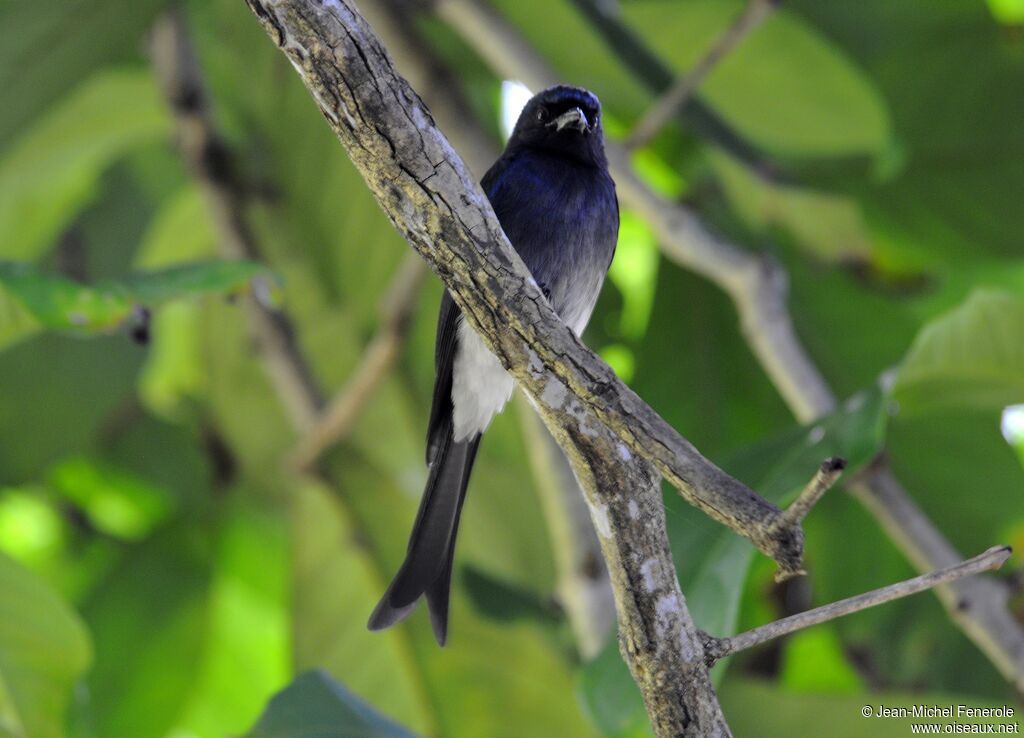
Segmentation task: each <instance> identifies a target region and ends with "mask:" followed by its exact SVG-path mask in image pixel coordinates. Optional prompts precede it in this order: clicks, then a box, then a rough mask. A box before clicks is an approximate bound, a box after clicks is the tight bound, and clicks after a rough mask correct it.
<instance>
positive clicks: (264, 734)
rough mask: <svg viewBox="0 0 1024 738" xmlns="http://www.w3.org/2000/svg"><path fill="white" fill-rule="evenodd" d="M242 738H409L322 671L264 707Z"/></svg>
mask: <svg viewBox="0 0 1024 738" xmlns="http://www.w3.org/2000/svg"><path fill="white" fill-rule="evenodd" d="M246 738H413V734H412V733H410V732H409V731H407V730H405V729H404V728H402V727H401V726H399V725H397V724H396V723H393V722H391V721H390V720H388V719H387V718H385V717H384V716H383V715H381V714H379V713H377V712H376V711H374V709H373V708H372V707H370V706H369V705H367V704H366V703H365V702H363V701H362V700H361V699H359V698H358V697H356V696H355V695H354V694H352V693H351V692H349V691H348V690H347V689H345V687H343V686H342V685H340V684H338V683H337V682H336V681H334V680H333V679H331V678H330V677H329V676H328V675H327V674H325V673H324V672H322V671H307V672H306V673H304V674H300V675H299V676H298V677H297V678H296V679H295V681H294V682H292V683H291V684H290V685H288V687H287V688H285V689H284V690H283V691H281V692H279V693H278V694H276V695H275V696H274V698H273V699H272V700H271V701H270V704H268V705H267V709H266V710H265V711H264V713H263V715H262V716H261V717H260V720H259V722H258V723H256V726H255V727H254V728H253V729H252V730H251V731H249V732H248V733H247V734H246Z"/></svg>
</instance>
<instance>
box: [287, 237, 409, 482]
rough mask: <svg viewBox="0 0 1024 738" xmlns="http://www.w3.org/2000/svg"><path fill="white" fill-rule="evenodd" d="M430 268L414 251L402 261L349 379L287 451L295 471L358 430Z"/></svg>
mask: <svg viewBox="0 0 1024 738" xmlns="http://www.w3.org/2000/svg"><path fill="white" fill-rule="evenodd" d="M426 271H427V270H426V267H425V266H424V264H423V260H422V259H420V258H418V257H417V256H416V255H415V254H412V255H409V256H407V257H406V258H405V260H404V261H403V262H402V264H401V266H400V267H399V268H398V271H397V272H396V273H395V276H394V279H393V280H392V282H391V286H390V287H389V288H388V291H387V293H386V295H385V297H384V301H383V304H382V310H381V321H380V327H379V328H378V330H377V333H376V335H374V337H373V339H372V340H371V341H370V343H369V344H367V346H366V350H365V351H364V352H363V356H362V358H361V359H360V361H359V364H358V365H357V366H356V368H355V370H354V371H353V372H352V374H351V375H350V376H349V378H348V381H346V382H345V384H344V386H343V387H342V388H341V389H340V390H339V391H338V393H337V394H336V395H335V396H334V397H333V398H332V399H331V401H330V403H328V405H327V408H326V409H325V410H324V411H323V413H321V415H320V416H319V417H318V418H317V419H316V422H315V423H314V424H313V425H312V427H310V428H309V430H308V431H307V432H306V433H305V434H304V435H303V436H302V438H301V439H300V440H299V442H298V443H297V444H296V446H295V448H294V450H293V451H292V452H291V453H290V454H289V455H288V465H289V466H290V467H291V468H292V469H295V470H296V471H300V472H301V471H307V470H309V469H310V468H312V466H313V465H314V464H315V463H316V461H317V459H319V458H320V456H321V455H322V454H323V453H324V452H325V451H326V450H327V449H329V448H331V447H332V446H336V445H338V444H340V443H342V442H343V441H344V440H345V439H346V438H347V437H348V435H349V434H350V433H351V432H352V430H353V429H354V428H355V425H356V422H357V421H358V419H359V417H360V415H361V414H362V411H363V409H364V408H365V407H366V404H367V403H368V402H369V400H370V398H371V397H372V396H373V394H374V392H375V391H376V390H377V388H378V387H379V386H380V384H381V382H383V381H384V379H385V378H386V377H387V376H388V373H389V372H390V371H391V367H392V366H393V365H394V363H395V361H397V359H398V357H399V355H400V354H401V351H402V346H403V345H404V344H405V340H406V337H407V335H408V332H409V331H408V329H409V322H410V320H411V318H412V315H413V310H414V309H415V307H416V298H417V297H418V296H419V287H420V283H421V282H422V281H423V277H424V275H425V274H426Z"/></svg>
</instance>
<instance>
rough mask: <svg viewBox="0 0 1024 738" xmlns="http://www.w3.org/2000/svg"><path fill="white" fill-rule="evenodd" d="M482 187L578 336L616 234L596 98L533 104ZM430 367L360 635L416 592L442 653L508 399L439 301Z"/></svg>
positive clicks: (578, 92)
mask: <svg viewBox="0 0 1024 738" xmlns="http://www.w3.org/2000/svg"><path fill="white" fill-rule="evenodd" d="M481 184H482V186H483V189H484V192H485V193H486V194H487V197H488V198H489V199H490V201H491V205H492V206H493V208H494V212H495V214H496V215H497V216H498V221H499V222H500V223H501V227H502V228H503V229H504V231H505V234H506V235H507V236H508V239H509V241H510V242H511V243H512V246H514V247H515V249H516V251H517V252H519V256H520V257H521V258H522V260H523V262H524V263H525V264H526V266H527V267H528V268H529V270H530V272H531V274H532V275H533V277H534V279H535V280H536V282H537V284H538V285H539V286H540V288H541V290H542V291H543V292H544V295H545V297H547V299H548V301H549V302H550V303H551V306H552V307H553V308H554V309H555V311H556V312H557V313H558V315H559V317H561V319H562V320H563V321H564V322H565V323H566V324H567V325H568V326H569V327H570V328H572V330H573V331H575V333H576V335H580V334H581V333H583V329H584V328H586V326H587V322H588V321H589V320H590V314H591V313H592V312H593V310H594V304H595V303H596V302H597V296H598V294H599V293H600V291H601V285H602V284H603V282H604V278H605V274H606V273H607V272H608V267H609V265H610V264H611V261H612V256H613V254H614V253H615V242H616V239H617V237H618V232H619V205H618V200H617V198H616V196H615V184H614V183H613V182H612V179H611V177H610V176H609V174H608V162H607V159H606V158H605V153H604V135H603V132H602V128H601V104H600V102H598V99H597V98H596V97H595V96H594V95H593V94H592V93H590V92H588V91H587V90H584V89H580V88H578V87H567V86H558V87H551V88H549V89H547V90H544V91H543V92H541V93H539V94H537V95H535V96H534V97H533V98H532V99H531V100H530V101H529V102H528V103H527V104H526V107H525V108H523V112H522V113H521V114H520V116H519V120H518V122H517V123H516V126H515V129H514V130H513V131H512V136H511V138H510V139H509V141H508V144H507V145H506V147H505V151H504V153H503V154H502V155H501V157H500V158H499V159H498V161H497V162H495V163H494V165H493V166H492V167H491V168H490V170H488V172H487V174H485V175H484V178H483V180H482V182H481ZM435 368H436V371H437V378H436V380H435V383H434V399H433V407H432V409H431V411H430V422H429V427H428V430H427V465H428V467H429V469H430V473H429V476H428V479H427V486H426V489H425V490H424V492H423V498H422V500H421V502H420V508H419V513H418V514H417V516H416V522H415V524H414V525H413V530H412V535H411V537H410V539H409V547H408V549H407V553H406V556H405V562H404V563H403V564H402V567H401V569H399V571H398V574H396V575H395V578H394V580H393V581H392V582H391V585H390V586H389V587H388V589H387V591H386V592H385V593H384V596H383V597H382V598H381V601H380V603H379V604H378V605H377V608H376V609H375V610H374V611H373V614H372V615H371V616H370V622H369V627H370V629H371V630H380V629H382V628H387V627H389V626H391V625H394V624H395V623H397V622H399V621H401V620H402V619H404V618H405V617H406V616H407V615H408V614H409V613H410V612H411V611H412V609H413V607H414V606H415V605H416V602H417V601H418V600H419V598H420V596H421V595H425V596H426V599H427V607H428V608H429V610H430V620H431V623H432V624H433V628H434V635H435V637H436V638H437V641H438V643H440V644H441V645H442V646H443V645H444V643H445V640H446V639H447V634H448V592H449V587H450V585H451V576H452V557H453V554H454V551H455V537H456V533H457V531H458V527H459V515H460V513H461V510H462V503H463V500H464V499H465V495H466V485H467V483H468V482H469V474H470V471H471V470H472V468H473V460H474V458H475V457H476V451H477V448H478V447H479V445H480V437H481V434H482V433H483V432H484V431H485V430H486V429H487V426H488V425H490V422H491V420H492V419H493V418H494V416H495V415H496V414H497V413H498V412H500V411H501V409H502V408H503V407H504V406H505V403H506V402H508V399H509V397H510V396H511V395H512V388H513V382H512V377H511V376H509V374H508V373H507V372H506V371H505V369H504V368H503V367H502V366H501V363H500V362H499V361H498V359H497V357H495V356H494V354H492V353H491V352H490V351H489V350H488V349H487V347H486V346H485V345H484V343H483V340H482V339H481V338H480V337H479V335H477V333H476V332H475V331H474V330H473V329H472V328H471V327H470V326H469V325H468V324H467V323H466V322H465V321H464V320H463V318H462V314H461V312H460V310H459V308H458V307H456V305H455V303H454V302H453V301H452V298H451V296H450V295H449V294H448V293H447V292H445V294H444V297H443V298H442V300H441V315H440V318H439V319H438V325H437V343H436V354H435Z"/></svg>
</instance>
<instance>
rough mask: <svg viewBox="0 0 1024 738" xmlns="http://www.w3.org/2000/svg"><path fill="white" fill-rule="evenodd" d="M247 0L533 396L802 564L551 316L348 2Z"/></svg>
mask: <svg viewBox="0 0 1024 738" xmlns="http://www.w3.org/2000/svg"><path fill="white" fill-rule="evenodd" d="M249 4H250V6H251V7H252V8H253V10H254V11H255V12H256V14H257V15H258V16H259V17H260V19H261V20H262V21H263V23H264V25H265V26H266V28H267V30H268V31H269V32H270V34H271V35H272V37H273V38H274V39H275V40H276V41H277V43H278V45H279V46H281V48H282V49H283V50H284V51H285V53H286V54H287V55H288V57H289V59H290V60H291V62H292V64H293V65H294V66H295V68H296V69H297V70H298V71H299V73H300V75H301V76H302V78H303V81H304V82H305V83H306V86H307V87H308V88H309V89H310V91H311V92H312V93H313V95H314V97H315V98H316V100H317V102H318V103H319V104H320V109H321V112H322V113H323V114H324V116H325V117H326V118H327V120H328V122H329V123H330V125H331V127H332V128H333V129H334V131H335V132H336V133H337V135H338V137H339V138H340V139H341V141H342V143H343V144H344V145H345V147H346V149H347V150H348V152H349V156H350V157H351V159H352V161H353V163H354V164H355V166H356V168H357V169H358V170H359V171H360V173H361V174H362V175H363V177H364V179H365V180H366V182H367V185H368V186H369V188H370V191H371V192H372V193H373V194H374V195H375V196H376V198H377V199H378V201H379V202H380V204H381V205H382V207H383V208H384V210H385V213H386V214H387V215H388V217H389V218H390V219H391V220H392V222H393V224H394V225H395V226H396V228H397V229H398V230H399V232H400V233H401V234H402V235H403V236H404V237H405V238H406V240H408V241H409V243H410V244H411V245H412V246H413V247H414V248H415V249H416V250H417V251H418V252H419V253H420V254H421V255H422V256H423V257H424V259H425V260H426V261H427V263H428V264H429V265H430V267H431V268H432V269H434V270H435V271H436V272H437V273H438V274H439V275H440V276H441V278H442V279H443V280H444V282H445V284H446V286H447V287H448V290H449V292H451V294H452V296H453V298H454V300H455V302H456V303H457V304H458V305H459V307H460V308H461V309H462V313H463V315H464V316H465V318H466V320H467V321H468V322H469V324H470V325H471V326H472V327H473V328H474V329H475V330H477V331H478V332H479V333H480V334H481V336H483V338H484V341H485V342H486V343H487V345H488V346H489V348H491V350H492V351H493V352H494V353H495V355H496V356H498V357H499V359H501V361H502V363H503V365H504V366H505V367H506V368H507V369H508V370H509V371H510V373H511V374H512V375H513V376H514V377H515V378H516V380H517V381H518V383H519V384H520V386H521V387H523V389H524V390H525V391H526V392H527V393H528V394H529V395H530V396H531V397H532V398H533V400H534V402H535V403H536V404H537V405H538V406H539V407H541V408H542V410H548V411H552V412H561V413H563V414H565V413H566V412H567V410H566V408H567V407H568V405H569V404H570V402H573V403H577V404H576V405H574V407H577V406H578V407H579V408H580V409H581V410H582V412H581V414H579V415H578V416H574V417H572V418H571V419H568V418H567V420H571V422H573V423H574V424H575V425H577V426H578V427H580V428H585V429H590V430H592V431H593V430H596V429H597V428H599V427H601V426H603V427H606V428H608V429H609V430H611V432H613V433H614V434H615V435H616V437H618V439H619V442H620V443H621V445H622V454H630V455H635V456H639V457H641V458H645V459H647V460H649V461H650V462H651V463H652V464H654V466H655V467H656V468H657V469H658V471H659V472H660V473H661V474H663V475H664V476H665V477H666V478H667V479H668V480H669V481H670V482H671V483H672V484H673V485H675V486H676V487H677V488H678V489H679V490H680V491H681V492H682V493H683V495H684V496H685V497H686V499H687V500H688V501H689V502H691V503H692V504H694V505H696V506H697V507H699V508H700V509H702V510H703V511H705V512H706V513H708V514H709V515H711V516H712V517H714V518H715V519H716V520H719V521H720V522H722V523H724V524H726V525H728V526H730V527H731V528H733V529H734V530H736V531H737V532H739V533H741V534H742V535H745V536H747V537H748V538H749V539H750V540H751V541H752V542H753V543H754V544H755V545H756V546H758V548H760V549H761V550H762V551H763V552H765V553H766V554H767V555H769V556H771V557H772V558H773V559H774V560H775V561H777V562H778V564H779V568H780V572H781V574H782V575H783V576H785V575H791V574H794V573H796V572H799V571H800V570H801V553H802V549H803V532H802V530H801V529H800V528H799V527H798V526H797V527H793V526H785V525H780V517H781V515H782V513H781V511H780V510H779V509H778V508H777V507H775V506H774V505H772V504H771V503H769V502H768V501H766V500H764V499H763V498H761V497H760V496H758V495H756V494H755V493H754V492H752V491H751V490H750V489H749V488H747V487H746V486H745V485H743V484H742V483H741V482H739V481H738V480H736V479H734V478H733V477H731V476H729V475H728V474H726V473H725V472H723V471H722V470H721V469H719V468H718V467H717V466H715V465H714V464H712V463H711V462H709V461H708V460H707V459H705V458H704V457H703V456H701V455H700V453H699V452H698V451H697V450H696V449H695V448H694V447H693V446H692V445H691V444H690V443H689V442H688V441H686V439H684V438H683V437H682V436H680V435H679V434H678V433H677V432H676V431H675V430H674V429H673V428H672V427H671V426H669V425H668V424H667V423H666V422H665V421H664V420H663V419H662V418H661V417H659V416H658V415H657V413H655V412H654V411H653V410H652V409H651V408H650V407H649V406H648V405H647V404H646V403H644V402H643V401H642V400H641V399H640V398H639V397H638V396H637V395H636V393H634V392H632V391H631V390H630V389H629V388H628V387H626V386H625V385H624V384H623V383H622V382H621V381H620V380H619V379H618V377H616V376H615V373H614V372H613V371H612V370H611V369H610V368H609V367H608V366H607V364H605V363H604V362H603V361H601V360H600V359H599V358H598V357H597V356H596V355H595V354H594V353H593V352H592V351H590V350H589V349H587V348H586V346H584V345H583V344H582V343H581V342H580V341H579V339H578V338H577V337H576V336H575V334H573V333H572V331H571V330H569V328H567V327H566V326H565V325H564V324H563V323H562V322H561V321H560V320H559V319H558V317H557V316H556V315H555V313H554V311H553V310H552V309H551V306H550V305H549V304H548V302H547V300H545V299H544V297H543V295H542V294H541V292H540V290H539V288H538V287H537V284H536V282H534V280H533V278H532V277H531V276H530V275H529V272H528V271H527V270H526V268H525V267H524V266H523V264H522V261H521V260H520V259H519V257H518V255H517V254H516V253H515V251H514V250H513V249H512V247H511V246H510V245H509V243H508V240H507V239H506V237H505V235H504V233H503V232H502V230H501V227H500V226H499V224H498V222H497V219H496V218H495V216H494V213H493V211H492V210H491V207H490V204H489V203H488V201H487V198H486V197H485V196H484V194H483V193H482V192H481V191H480V188H479V186H478V185H477V184H476V182H475V181H474V180H473V179H472V177H471V176H470V175H469V173H468V171H467V170H466V168H465V166H464V165H463V164H462V162H461V160H460V159H459V157H458V155H457V154H456V153H455V152H454V150H452V148H451V146H450V145H449V144H448V141H447V140H446V139H445V138H444V136H443V135H442V134H441V133H440V131H438V129H437V128H436V127H435V125H434V123H433V119H432V117H431V116H430V113H429V111H428V110H427V109H426V107H425V106H424V105H423V103H422V102H421V101H420V99H419V97H418V96H417V95H416V94H415V93H414V92H413V91H412V90H411V89H410V88H409V86H408V84H407V83H406V82H405V81H404V80H403V79H402V78H401V77H400V76H399V75H398V74H397V73H396V72H395V70H394V67H393V66H392V63H391V61H390V59H389V58H388V56H387V54H386V52H385V51H384V49H383V47H382V46H381V45H380V42H379V40H378V39H377V37H376V36H375V35H374V34H373V32H372V31H371V30H370V29H369V27H368V26H367V25H366V23H365V21H364V20H363V19H362V18H361V17H360V16H359V15H358V13H356V12H355V11H354V9H352V8H351V6H350V5H348V4H347V3H345V2H329V3H324V4H317V3H314V2H299V1H298V0H295V1H293V2H285V1H283V0H282V1H281V2H262V1H258V0H249Z"/></svg>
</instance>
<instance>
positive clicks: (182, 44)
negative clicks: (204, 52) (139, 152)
mask: <svg viewBox="0 0 1024 738" xmlns="http://www.w3.org/2000/svg"><path fill="white" fill-rule="evenodd" d="M150 54H151V57H152V61H153V69H154V70H155V71H156V74H157V77H158V78H159V81H160V84H161V87H162V88H163V91H164V95H165V97H166V98H167V102H168V104H169V106H170V108H171V112H172V114H173V116H174V121H175V126H176V133H177V143H178V148H179V150H180V152H181V156H182V159H183V160H184V161H185V165H186V166H187V168H188V170H189V172H190V173H191V174H192V177H193V178H194V179H195V180H196V182H198V183H199V185H200V187H201V188H202V191H203V194H204V195H205V197H206V203H207V206H208V208H209V211H210V214H211V215H212V216H213V221H214V225H215V227H216V229H217V236H218V238H217V243H218V245H219V247H220V250H221V253H222V254H223V256H224V257H225V258H227V259H251V260H253V261H262V249H261V248H260V245H259V243H258V242H257V239H256V236H255V234H254V233H253V231H252V229H251V228H250V226H249V223H248V221H247V219H246V216H245V205H246V198H245V196H244V195H243V193H242V187H241V185H240V183H239V182H238V180H237V179H236V178H235V177H234V163H233V160H232V157H231V153H230V151H229V150H228V148H227V146H226V144H225V143H224V140H223V139H222V138H221V136H220V134H219V133H218V131H217V128H216V126H215V125H214V122H213V116H212V113H211V111H210V105H209V101H208V99H207V94H206V88H205V85H204V84H203V78H202V75H201V74H200V71H199V64H198V61H197V59H196V55H195V52H194V50H193V49H192V44H191V40H190V39H189V36H188V34H187V32H186V30H185V26H184V19H183V18H182V16H181V14H180V13H178V12H175V11H169V12H167V13H165V14H164V15H163V16H161V17H160V18H159V19H158V20H157V22H156V24H155V26H154V28H153V34H152V39H151V43H150ZM244 309H245V312H246V318H247V321H248V325H249V330H250V333H251V334H252V336H253V338H254V339H255V341H256V344H257V346H258V347H259V350H260V353H261V355H262V357H263V365H264V368H265V369H266V372H267V375H268V376H269V378H270V381H271V382H272V383H273V385H274V387H275V389H276V391H277V395H278V397H279V398H280V399H281V402H282V404H283V406H284V409H285V411H286V412H287V414H288V417H289V419H290V420H291V423H292V425H293V426H294V427H295V429H296V430H298V431H300V432H303V431H306V430H307V429H309V428H310V427H312V425H313V423H314V422H315V420H316V418H317V416H318V415H319V412H320V408H321V407H322V406H323V395H322V393H321V391H320V388H319V386H318V385H317V383H316V379H315V378H314V376H313V372H312V370H311V369H310V367H309V364H308V363H307V362H306V359H305V357H304V356H303V355H302V352H301V350H300V349H299V347H298V343H297V340H296V337H295V331H294V329H293V327H292V324H291V321H290V320H289V319H288V316H287V315H286V314H285V313H284V312H282V311H277V310H273V309H271V308H269V307H266V306H265V305H263V304H262V303H261V302H260V301H258V300H246V301H245V303H244Z"/></svg>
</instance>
